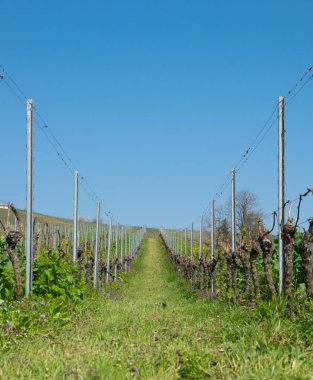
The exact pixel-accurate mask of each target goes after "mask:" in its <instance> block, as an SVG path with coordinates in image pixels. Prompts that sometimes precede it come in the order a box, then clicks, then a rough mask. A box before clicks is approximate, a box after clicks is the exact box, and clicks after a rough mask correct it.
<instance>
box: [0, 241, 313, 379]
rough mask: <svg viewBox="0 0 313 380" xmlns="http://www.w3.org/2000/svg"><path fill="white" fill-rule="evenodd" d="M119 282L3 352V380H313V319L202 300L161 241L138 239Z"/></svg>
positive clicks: (0, 359)
mask: <svg viewBox="0 0 313 380" xmlns="http://www.w3.org/2000/svg"><path fill="white" fill-rule="evenodd" d="M123 278H124V282H123V284H122V285H114V284H113V285H111V286H110V287H109V288H108V289H106V290H105V292H104V293H101V294H99V295H95V296H93V297H89V298H88V299H87V300H86V301H84V302H85V304H84V308H85V312H84V314H83V315H82V316H81V317H79V318H78V319H77V320H76V322H75V323H73V324H71V325H70V326H69V327H66V328H64V329H62V330H58V331H54V330H52V329H49V328H47V330H42V331H41V332H40V333H38V334H36V335H33V336H31V337H29V338H27V339H25V340H24V341H19V342H18V343H17V344H16V345H15V346H14V347H13V348H12V349H10V350H9V351H8V352H5V353H3V354H2V355H1V356H0V378H1V379H20V378H22V379H128V378H129V379H131V378H142V379H179V378H184V379H209V378H211V379H236V378H237V379H286V378H287V379H312V378H313V371H312V370H313V338H312V331H311V330H312V328H311V327H313V326H312V325H313V322H312V321H310V320H308V319H304V318H297V319H293V318H290V317H287V316H284V315H283V313H282V312H275V307H274V306H268V305H266V304H260V305H259V306H258V307H256V308H252V307H247V306H238V305H230V304H228V303H226V302H225V301H210V300H204V299H199V298H198V297H196V296H195V295H193V294H191V293H190V292H189V290H188V285H187V283H186V282H185V280H184V279H183V278H182V277H181V276H178V275H177V274H176V273H175V271H174V269H173V267H172V265H171V263H170V262H169V261H168V258H167V256H166V252H165V249H164V247H163V246H162V243H161V241H160V240H159V239H156V238H154V237H149V238H147V239H145V241H144V243H143V247H142V250H141V254H140V257H139V259H138V260H137V261H136V262H135V263H134V264H133V267H132V273H131V274H130V275H127V276H125V277H123ZM162 303H164V306H163V305H162ZM165 304H166V305H165Z"/></svg>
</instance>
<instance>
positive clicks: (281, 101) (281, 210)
mask: <svg viewBox="0 0 313 380" xmlns="http://www.w3.org/2000/svg"><path fill="white" fill-rule="evenodd" d="M284 224H285V97H284V96H279V98H278V246H279V293H282V291H283V279H284V242H283V226H284Z"/></svg>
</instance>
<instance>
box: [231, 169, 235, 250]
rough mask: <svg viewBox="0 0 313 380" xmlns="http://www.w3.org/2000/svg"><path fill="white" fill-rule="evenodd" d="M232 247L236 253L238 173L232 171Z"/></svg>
mask: <svg viewBox="0 0 313 380" xmlns="http://www.w3.org/2000/svg"><path fill="white" fill-rule="evenodd" d="M231 206H232V207H231V242H232V244H231V246H232V251H233V252H236V171H235V169H232V171H231Z"/></svg>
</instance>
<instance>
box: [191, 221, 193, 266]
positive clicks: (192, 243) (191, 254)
mask: <svg viewBox="0 0 313 380" xmlns="http://www.w3.org/2000/svg"><path fill="white" fill-rule="evenodd" d="M190 258H191V260H192V258H193V223H191V231H190Z"/></svg>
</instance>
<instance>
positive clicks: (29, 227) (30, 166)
mask: <svg viewBox="0 0 313 380" xmlns="http://www.w3.org/2000/svg"><path fill="white" fill-rule="evenodd" d="M26 104H27V185H26V292H25V293H26V297H28V296H29V295H30V294H31V292H32V283H33V281H32V277H33V233H34V231H33V188H34V176H33V174H34V150H33V149H34V146H33V143H34V115H33V110H34V102H33V100H32V99H27V103H26Z"/></svg>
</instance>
